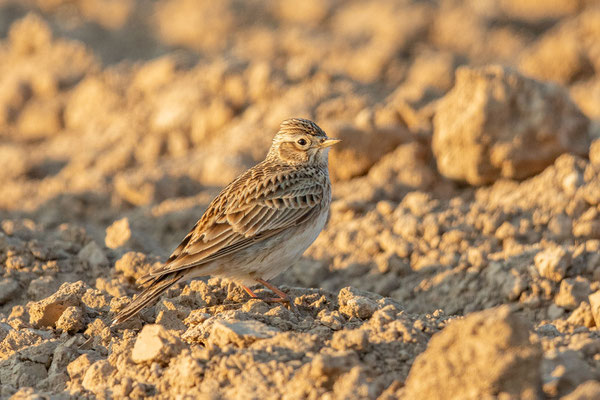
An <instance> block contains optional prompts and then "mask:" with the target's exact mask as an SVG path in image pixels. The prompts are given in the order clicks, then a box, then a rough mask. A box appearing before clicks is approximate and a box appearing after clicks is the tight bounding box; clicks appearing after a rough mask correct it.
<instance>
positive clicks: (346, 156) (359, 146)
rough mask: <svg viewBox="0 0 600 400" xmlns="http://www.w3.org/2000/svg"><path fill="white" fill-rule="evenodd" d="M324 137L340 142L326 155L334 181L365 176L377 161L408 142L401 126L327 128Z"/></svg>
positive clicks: (343, 126)
mask: <svg viewBox="0 0 600 400" xmlns="http://www.w3.org/2000/svg"><path fill="white" fill-rule="evenodd" d="M327 135H328V136H329V137H334V138H338V139H342V141H341V142H340V143H339V144H337V145H336V146H335V147H333V149H332V150H331V153H330V162H329V172H330V174H331V177H332V179H334V180H348V179H351V178H354V177H357V176H361V175H365V174H366V173H367V172H368V171H369V169H370V168H371V167H372V166H373V165H374V164H375V163H376V162H377V161H379V160H380V159H381V157H383V156H384V155H385V154H387V153H389V152H391V151H393V150H394V149H395V148H396V147H397V146H398V145H400V144H401V143H403V142H408V141H411V139H412V138H411V137H410V133H409V132H408V131H407V130H406V129H405V128H403V127H401V126H398V127H394V128H387V129H376V128H371V129H366V130H363V129H360V128H357V127H354V126H350V125H338V126H334V127H332V128H329V129H328V131H327Z"/></svg>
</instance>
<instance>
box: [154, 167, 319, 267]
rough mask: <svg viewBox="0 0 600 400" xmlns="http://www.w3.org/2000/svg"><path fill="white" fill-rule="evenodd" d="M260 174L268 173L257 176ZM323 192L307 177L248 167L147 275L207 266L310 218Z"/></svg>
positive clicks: (312, 178)
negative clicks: (266, 176)
mask: <svg viewBox="0 0 600 400" xmlns="http://www.w3.org/2000/svg"><path fill="white" fill-rule="evenodd" d="M265 175H273V176H272V177H271V178H270V179H264V178H263V179H260V180H257V177H259V176H262V177H264V176H265ZM244 177H245V179H244ZM253 182H256V183H255V184H254V185H252V186H249V185H250V184H251V183H253ZM322 196H323V189H322V187H321V186H320V185H319V184H318V183H317V182H315V180H314V177H312V176H308V175H301V174H298V173H287V174H286V171H279V173H275V174H266V173H265V171H264V170H259V171H253V170H249V171H247V172H246V174H244V175H242V176H241V177H240V178H238V179H237V180H236V181H234V182H233V183H232V184H231V185H229V186H228V187H227V188H226V189H225V190H223V192H221V194H220V195H219V196H217V198H216V199H215V200H214V201H213V202H212V203H211V205H210V206H209V208H208V210H207V211H206V213H205V214H204V215H203V216H202V218H201V219H200V221H198V223H197V224H196V226H195V227H194V229H193V230H192V231H191V232H190V233H189V234H188V235H187V236H186V238H185V239H184V241H183V242H182V243H181V244H180V245H179V246H178V247H177V249H176V250H175V251H174V252H173V254H172V255H171V257H170V258H169V260H168V261H167V263H166V264H165V265H164V266H162V267H161V268H158V269H157V270H155V271H152V272H151V273H150V274H151V275H152V276H159V275H163V274H165V273H170V272H173V271H178V270H181V269H185V268H190V267H193V266H197V265H202V264H206V263H209V262H211V261H214V260H216V259H218V258H220V257H223V256H226V255H228V254H231V253H233V252H236V251H239V250H241V249H244V248H246V247H248V246H250V245H252V244H254V243H257V242H260V241H262V240H265V239H267V238H269V237H271V236H273V235H276V234H277V233H279V232H281V231H283V230H285V229H287V228H289V227H291V226H294V225H297V224H300V223H302V222H304V221H306V220H307V219H309V218H310V217H311V216H312V215H314V213H315V212H318V210H319V204H320V202H321V199H322Z"/></svg>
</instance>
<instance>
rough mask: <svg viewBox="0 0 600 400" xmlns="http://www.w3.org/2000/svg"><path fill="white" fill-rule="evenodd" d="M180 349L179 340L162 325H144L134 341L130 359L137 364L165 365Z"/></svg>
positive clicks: (181, 345)
mask: <svg viewBox="0 0 600 400" xmlns="http://www.w3.org/2000/svg"><path fill="white" fill-rule="evenodd" d="M182 349H183V343H182V342H181V340H180V339H179V338H178V337H177V336H175V335H174V334H173V333H171V332H169V331H168V330H167V329H165V328H164V327H163V326H162V325H145V326H144V327H143V328H142V331H141V332H140V334H139V335H138V337H137V339H136V341H135V345H134V346H133V350H132V352H131V359H132V360H133V362H135V363H137V364H140V363H145V362H158V363H162V364H166V363H168V361H169V359H170V358H171V357H173V356H175V355H177V354H179V352H180V351H181V350H182Z"/></svg>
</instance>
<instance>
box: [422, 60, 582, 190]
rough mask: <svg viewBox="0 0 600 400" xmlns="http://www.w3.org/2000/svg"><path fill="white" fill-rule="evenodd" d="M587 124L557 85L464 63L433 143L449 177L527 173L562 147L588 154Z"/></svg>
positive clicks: (484, 179)
mask: <svg viewBox="0 0 600 400" xmlns="http://www.w3.org/2000/svg"><path fill="white" fill-rule="evenodd" d="M588 125H589V120H588V119H587V117H585V116H584V115H583V114H582V113H581V112H580V111H579V109H578V108H577V107H576V106H575V105H574V104H573V103H572V102H571V100H570V99H569V96H568V95H567V93H566V92H565V91H564V89H562V88H560V87H558V86H555V85H552V84H545V83H541V82H537V81H534V80H532V79H528V78H525V77H524V76H522V75H520V74H519V73H517V72H515V71H513V70H511V69H509V68H505V67H501V66H486V67H482V68H471V67H461V68H459V69H458V70H457V73H456V84H455V86H454V88H453V89H452V90H451V91H450V92H449V93H448V94H447V95H446V96H445V97H444V98H442V99H441V100H440V102H439V104H438V106H437V111H436V114H435V118H434V134H433V142H432V148H433V153H434V155H435V157H436V160H437V165H438V169H439V171H440V172H441V173H442V174H443V175H445V176H446V177H448V178H451V179H456V180H462V181H466V182H468V183H470V184H472V185H481V184H486V183H491V182H494V181H495V180H497V179H499V178H511V179H523V178H527V177H529V176H532V175H534V174H536V173H538V172H540V171H541V170H542V169H544V168H545V167H547V166H548V165H550V164H552V162H553V161H554V160H555V159H556V158H557V157H558V156H559V155H560V154H562V153H568V152H571V153H575V154H581V155H585V154H587V152H588V149H589V144H590V139H589V136H588Z"/></svg>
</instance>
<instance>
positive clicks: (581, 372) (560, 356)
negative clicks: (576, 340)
mask: <svg viewBox="0 0 600 400" xmlns="http://www.w3.org/2000/svg"><path fill="white" fill-rule="evenodd" d="M595 378H596V375H595V374H594V373H593V372H592V369H591V368H590V366H589V365H588V364H587V363H586V362H585V361H584V360H583V359H582V358H581V356H580V355H579V354H578V353H577V352H576V351H574V350H566V351H560V352H557V351H551V352H550V353H549V354H546V355H545V357H544V360H543V361H542V380H543V389H544V393H546V395H547V396H548V397H552V398H556V397H559V396H562V395H564V394H567V393H569V392H571V391H572V390H573V389H575V388H576V387H577V386H578V385H579V384H581V383H583V382H585V381H588V380H591V379H595Z"/></svg>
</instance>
